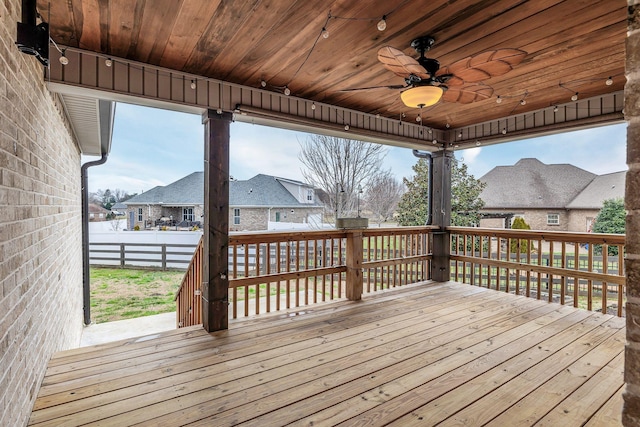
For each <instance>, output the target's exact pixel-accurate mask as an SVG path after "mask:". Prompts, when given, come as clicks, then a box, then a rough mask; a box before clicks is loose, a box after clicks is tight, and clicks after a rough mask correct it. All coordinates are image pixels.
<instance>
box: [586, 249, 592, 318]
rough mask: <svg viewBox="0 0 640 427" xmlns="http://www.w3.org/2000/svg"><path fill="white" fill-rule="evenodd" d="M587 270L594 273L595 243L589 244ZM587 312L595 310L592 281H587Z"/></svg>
mask: <svg viewBox="0 0 640 427" xmlns="http://www.w3.org/2000/svg"><path fill="white" fill-rule="evenodd" d="M587 270H588V271H593V242H591V243H589V251H588V254H587ZM587 310H589V311H591V310H593V281H592V280H591V279H589V280H587Z"/></svg>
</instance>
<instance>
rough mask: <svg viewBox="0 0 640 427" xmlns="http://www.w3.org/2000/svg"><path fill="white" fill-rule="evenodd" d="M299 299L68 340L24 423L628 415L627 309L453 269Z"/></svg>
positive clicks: (613, 421)
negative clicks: (511, 288)
mask: <svg viewBox="0 0 640 427" xmlns="http://www.w3.org/2000/svg"><path fill="white" fill-rule="evenodd" d="M299 310H300V312H296V311H295V310H290V311H289V312H286V313H272V314H268V315H260V316H257V317H255V318H249V319H243V320H237V321H232V322H231V323H230V329H229V330H227V331H221V332H217V333H213V334H207V333H206V332H205V331H204V330H202V328H200V327H197V326H196V327H191V328H185V329H183V330H176V331H169V332H166V333H161V334H156V335H154V336H152V337H144V338H135V339H128V340H123V341H119V342H114V343H107V344H101V345H97V346H93V347H86V348H83V349H74V350H70V351H67V352H61V353H58V354H56V355H54V357H52V359H51V362H50V364H49V366H48V369H47V372H46V376H45V378H44V379H43V382H42V386H41V388H40V391H39V394H38V398H37V400H36V403H35V405H34V408H33V412H32V415H31V419H30V422H29V424H30V425H36V426H48V425H52V426H53V425H114V426H123V425H148V426H162V425H166V426H176V425H186V424H190V425H202V426H206V425H216V426H225V425H229V426H231V425H247V426H249V425H255V426H265V425H276V426H277V425H287V424H291V425H306V426H311V425H313V426H319V425H339V424H342V425H345V426H354V425H363V426H364V425H371V426H375V425H398V426H408V425H422V426H424V425H435V424H437V423H441V425H473V426H475V425H496V426H498V425H500V426H501V425H533V424H535V423H539V424H540V425H583V424H584V423H589V424H588V425H591V426H598V425H607V426H615V425H620V424H621V423H620V415H621V404H622V399H621V393H622V390H623V387H622V386H623V378H622V370H623V350H624V319H620V318H616V317H612V316H610V315H602V314H600V313H592V312H587V311H584V310H579V309H574V308H572V307H566V306H561V305H556V304H549V303H546V302H543V301H538V300H535V299H531V298H526V297H523V296H514V295H510V294H505V293H500V292H496V291H492V290H487V289H483V288H479V287H472V286H469V285H462V284H458V283H453V282H448V283H441V284H437V283H423V284H416V285H411V286H407V287H402V288H398V289H394V290H391V291H385V292H381V293H377V294H371V295H367V296H365V298H364V299H363V300H362V301H360V302H349V301H333V302H327V303H322V304H318V305H314V306H311V307H304V308H300V309H299ZM505 420H508V422H506V421H505Z"/></svg>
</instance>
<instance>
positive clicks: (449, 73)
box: [344, 36, 527, 108]
mask: <svg viewBox="0 0 640 427" xmlns="http://www.w3.org/2000/svg"><path fill="white" fill-rule="evenodd" d="M434 43H435V39H434V38H433V37H431V36H423V37H418V38H417V39H415V40H413V41H412V42H411V47H413V48H414V49H415V50H416V51H417V52H418V53H419V54H420V57H419V58H418V59H417V60H416V59H414V58H412V57H410V56H408V55H405V54H404V53H403V52H402V51H401V50H399V49H396V48H394V47H391V46H384V47H382V48H380V50H378V60H379V61H380V62H381V63H382V64H383V65H384V66H385V68H387V69H388V70H390V71H391V72H393V73H395V74H396V75H398V76H400V77H403V78H404V81H405V84H404V85H391V86H374V87H367V88H354V89H345V90H344V91H354V90H366V89H377V88H387V89H405V90H404V91H402V92H401V93H400V98H401V99H402V102H403V103H404V104H405V105H406V106H407V107H411V108H422V107H429V106H431V105H434V104H436V103H437V102H438V101H440V99H442V100H443V101H446V102H458V103H461V104H469V103H471V102H475V101H479V100H483V99H488V98H490V97H491V95H492V94H493V88H491V87H490V86H487V85H485V84H484V83H482V81H483V80H486V79H489V78H491V77H495V76H501V75H503V74H505V73H508V72H509V71H511V70H512V69H513V67H514V66H516V65H518V64H519V63H520V62H521V61H522V60H523V59H524V57H525V56H526V55H527V52H525V51H523V50H520V49H497V50H489V51H486V52H482V53H479V54H477V55H474V56H469V57H467V58H464V59H461V60H459V61H456V62H454V63H453V64H451V65H449V66H447V67H442V68H441V67H440V62H438V60H436V59H433V58H427V57H426V56H425V52H427V51H429V49H431V47H432V46H433V44H434Z"/></svg>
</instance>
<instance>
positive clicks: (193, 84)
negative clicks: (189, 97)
mask: <svg viewBox="0 0 640 427" xmlns="http://www.w3.org/2000/svg"><path fill="white" fill-rule="evenodd" d="M190 86H191V89H194V90H195V88H196V81H195V80H191V85H190Z"/></svg>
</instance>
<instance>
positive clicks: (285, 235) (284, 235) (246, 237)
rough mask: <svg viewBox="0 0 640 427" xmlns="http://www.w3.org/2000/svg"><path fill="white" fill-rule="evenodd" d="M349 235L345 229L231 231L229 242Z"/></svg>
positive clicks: (338, 237) (331, 237) (269, 241)
mask: <svg viewBox="0 0 640 427" xmlns="http://www.w3.org/2000/svg"><path fill="white" fill-rule="evenodd" d="M344 237H347V232H346V231H344V230H313V231H302V230H300V231H295V230H291V231H284V232H283V231H257V232H245V233H229V244H232V245H233V244H243V243H271V242H286V241H291V242H293V241H301V240H319V239H341V238H344Z"/></svg>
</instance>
